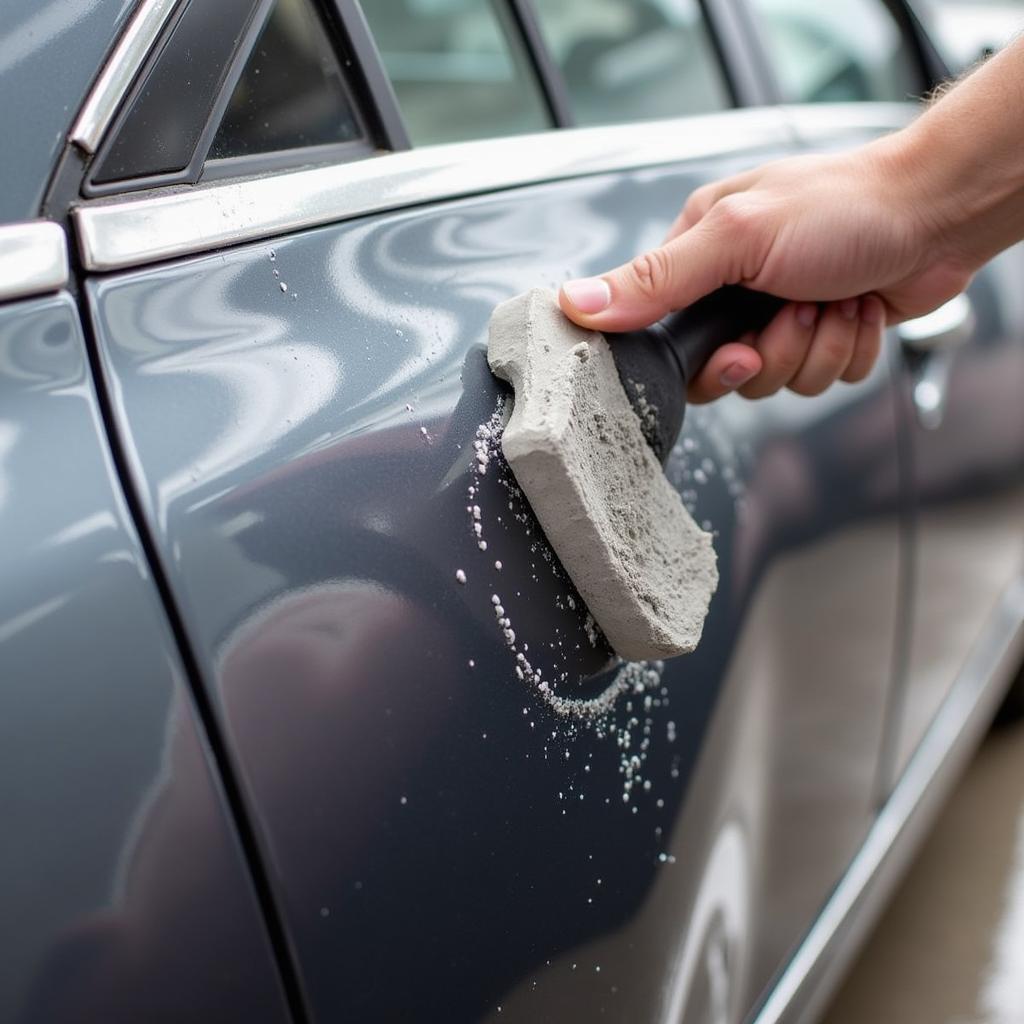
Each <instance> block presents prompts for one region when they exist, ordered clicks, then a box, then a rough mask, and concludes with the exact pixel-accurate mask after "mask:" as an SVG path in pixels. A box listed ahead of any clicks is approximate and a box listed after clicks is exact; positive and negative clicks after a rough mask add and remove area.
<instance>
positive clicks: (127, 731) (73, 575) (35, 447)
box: [0, 295, 285, 1024]
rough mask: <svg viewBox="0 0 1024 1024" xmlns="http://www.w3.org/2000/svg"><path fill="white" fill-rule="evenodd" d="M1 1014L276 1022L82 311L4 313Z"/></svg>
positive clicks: (240, 874)
mask: <svg viewBox="0 0 1024 1024" xmlns="http://www.w3.org/2000/svg"><path fill="white" fill-rule="evenodd" d="M0 536H2V537H3V543H2V544H0V579H2V580H3V587H2V588H0V813H2V822H3V841H2V842H0V877H2V878H3V893H2V904H3V908H4V912H3V914H0V945H2V948H3V950H4V957H3V967H2V969H0V1019H3V1020H5V1021H17V1022H19V1024H20V1022H36V1021H40V1022H43V1021H45V1022H46V1024H63V1022H73V1021H82V1020H96V1021H100V1020H105V1021H115V1020H166V1019H179V1020H217V1019H221V1020H226V1019H233V1018H234V1017H235V1015H236V1014H239V1015H241V1016H242V1017H243V1018H244V1019H246V1020H259V1021H267V1022H272V1021H282V1020H284V1019H285V1010H284V1007H283V1003H282V1000H281V996H280V993H279V991H278V988H277V982H276V970H275V966H274V961H273V956H272V954H271V951H270V946H269V943H268V942H267V939H266V936H265V934H264V931H263V924H262V921H261V919H260V913H259V909H258V906H257V903H256V899H255V897H254V894H253V892H252V889H251V887H250V883H249V877H248V872H247V868H246V865H245V862H244V859H243V857H242V854H241V850H240V848H239V845H238V842H237V840H236V838H235V834H234V829H233V826H232V825H231V823H230V817H229V815H228V812H227V808H226V805H225V801H224V797H223V795H222V793H221V791H220V789H219V786H218V783H217V782H216V780H215V776H214V772H213V770H212V767H211V759H210V757H209V752H208V750H207V749H206V747H205V745H204V741H203V739H202V732H201V729H200V728H199V726H198V721H197V716H196V714H195V711H194V709H193V705H192V701H191V697H190V695H189V691H188V684H187V680H186V679H185V675H184V672H183V669H182V667H181V665H180V663H179V660H178V656H177V652H176V647H175V643H174V640H173V637H172V636H171V632H170V629H169V627H168V626H167V624H166V622H165V620H164V615H163V609H162V607H161V605H160V601H159V598H158V596H157V592H156V588H155V586H154V584H153V581H152V579H151V577H150V575H149V570H148V567H147V565H146V560H145V557H144V555H143V553H142V549H141V547H140V545H139V542H138V538H137V536H136V534H135V531H134V527H133V525H132V523H131V520H130V517H129V515H128V511H127V509H126V507H125V504H124V501H123V499H122V497H121V495H120V490H119V485H118V482H117V478H116V474H115V472H114V468H113V465H112V463H111V460H110V457H109V454H108V453H107V451H106V447H105V438H104V434H103V425H102V423H101V421H100V415H99V409H98V406H97V402H96V396H95V393H94V391H93V388H92V383H91V379H90V375H89V372H88V366H87V363H86V357H85V341H84V339H83V337H82V333H81V329H80V327H79V321H78V314H77V310H76V308H75V304H74V302H73V301H72V300H71V299H70V297H68V296H66V295H65V296H55V297H51V298H46V299H39V300H34V301H30V302H21V303H11V304H9V305H7V306H5V307H4V308H3V309H2V310H0Z"/></svg>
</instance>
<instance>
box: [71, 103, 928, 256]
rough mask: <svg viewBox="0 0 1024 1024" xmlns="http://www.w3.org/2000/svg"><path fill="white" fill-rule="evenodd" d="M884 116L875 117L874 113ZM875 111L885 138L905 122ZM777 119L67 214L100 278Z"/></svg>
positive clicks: (90, 204) (775, 138)
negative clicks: (887, 130)
mask: <svg viewBox="0 0 1024 1024" xmlns="http://www.w3.org/2000/svg"><path fill="white" fill-rule="evenodd" d="M882 106H883V107H884V105H882ZM892 107H899V110H898V111H896V112H895V113H894V112H893V110H891V109H889V108H888V107H884V109H883V110H880V111H876V115H877V117H878V119H879V120H880V123H881V124H882V125H883V126H892V125H893V123H894V122H895V123H902V122H905V121H906V120H907V119H908V116H909V115H908V113H907V110H906V109H905V107H904V106H903V105H895V104H894V105H892ZM794 137H795V136H794V133H793V130H792V126H791V125H790V124H789V123H788V121H787V120H786V118H785V113H784V111H783V110H782V108H779V107H760V108H756V107H755V108H750V109H747V110H728V111H722V112H718V113H714V114H700V115H691V116H687V117H683V118H678V119H671V120H664V121H644V122H639V123H635V124H623V125H611V126H605V127H594V128H567V129H565V130H563V131H545V132H541V133H538V134H534V135H516V136H509V137H507V138H502V139H485V140H481V141H475V142H458V143H448V144H444V145H434V146H423V147H420V148H417V149H411V150H407V151H405V152H400V153H387V154H384V155H382V156H379V157H375V158H373V159H371V160H357V161H353V162H351V163H346V164H336V165H329V166H326V167H314V168H306V169H301V170H289V171H286V172H284V173H281V174H276V175H263V176H259V177H253V178H249V179H243V180H237V179H231V180H228V181H216V182H210V183H207V184H200V185H195V186H188V187H182V188H178V189H175V190H167V189H161V190H157V191H154V192H151V193H136V194H134V195H130V196H124V197H123V198H118V199H97V200H90V201H87V202H84V203H81V204H80V205H78V206H77V207H76V208H75V209H74V210H73V211H72V221H73V223H74V225H75V230H76V233H77V236H78V244H79V250H80V254H81V259H82V264H83V266H84V267H85V269H87V270H91V271H109V270H118V269H122V268H125V267H132V266H139V265H143V264H147V263H154V262H158V261H161V260H166V259H172V258H176V257H179V256H189V255H194V254H197V253H202V252H208V251H210V250H214V249H219V248H223V247H225V246H231V245H237V244H240V243H243V242H250V241H256V240H259V239H262V238H269V237H272V236H275V235H282V234H286V233H288V232H291V231H297V230H300V229H303V228H310V227H316V226H318V225H322V224H329V223H335V222H339V221H344V220H349V219H351V218H354V217H359V216H363V215H365V214H369V213H378V212H382V211H385V210H398V209H403V208H406V207H410V206H417V205H420V204H423V203H432V202H438V201H443V200H447V199H456V198H462V197H466V196H473V195H479V194H482V193H490V192H495V191H499V190H502V189H508V188H517V187H520V186H523V185H533V184H540V183H543V182H551V181H560V180H564V179H568V178H578V177H582V176H586V175H593V174H603V173H610V172H622V171H629V170H640V169H643V168H648V167H655V166H659V165H664V164H672V163H679V162H682V161H686V160H695V159H701V158H708V157H711V156H720V155H723V154H730V153H741V152H747V151H751V152H756V151H757V150H759V149H766V148H768V147H771V146H778V145H779V144H780V143H785V142H787V141H793V139H794Z"/></svg>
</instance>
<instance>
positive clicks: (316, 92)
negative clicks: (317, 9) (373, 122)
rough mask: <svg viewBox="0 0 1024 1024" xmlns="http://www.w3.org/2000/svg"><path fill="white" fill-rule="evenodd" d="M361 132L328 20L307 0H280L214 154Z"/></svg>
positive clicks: (234, 96)
mask: <svg viewBox="0 0 1024 1024" xmlns="http://www.w3.org/2000/svg"><path fill="white" fill-rule="evenodd" d="M361 134H362V132H361V130H360V126H359V122H358V120H357V119H356V114H355V110H354V108H353V106H352V104H351V103H350V102H349V99H348V95H347V92H346V89H345V84H344V79H343V78H342V74H341V68H340V67H339V66H338V58H337V56H336V55H335V53H334V50H333V48H332V46H331V43H330V40H329V39H328V38H327V33H326V32H325V30H324V27H323V25H322V24H321V23H320V21H319V19H318V18H317V17H316V15H315V14H314V12H313V11H312V10H310V8H309V5H308V3H307V2H306V0H276V3H275V4H274V9H273V10H272V11H271V13H270V17H269V18H268V19H267V22H266V24H265V25H264V26H263V29H262V31H261V33H260V36H259V38H258V39H257V40H256V45H255V46H254V47H253V50H252V52H251V53H250V55H249V59H248V62H247V64H246V66H245V69H244V70H243V72H242V75H241V77H240V78H239V80H238V83H237V84H236V86H235V88H234V91H233V93H232V94H231V99H230V101H229V102H228V107H227V110H226V111H225V113H224V116H223V119H222V120H221V123H220V127H219V128H218V129H217V134H216V136H215V137H214V140H213V145H212V146H211V148H210V154H209V155H210V156H211V157H213V158H215V159H222V158H225V157H233V156H246V155H248V154H251V153H267V152H273V151H275V150H282V149H294V148H297V147H299V146H318V145H326V144H330V143H337V142H350V141H352V140H353V139H356V138H358V137H359V136H360V135H361Z"/></svg>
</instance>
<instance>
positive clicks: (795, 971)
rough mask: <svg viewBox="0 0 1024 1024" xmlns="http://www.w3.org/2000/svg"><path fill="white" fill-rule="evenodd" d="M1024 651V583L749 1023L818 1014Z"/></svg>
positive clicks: (796, 1021) (1001, 609)
mask: <svg viewBox="0 0 1024 1024" xmlns="http://www.w3.org/2000/svg"><path fill="white" fill-rule="evenodd" d="M1022 649H1024V580H1017V581H1016V582H1015V583H1014V584H1012V585H1011V586H1010V587H1009V588H1008V590H1007V591H1006V592H1005V593H1004V594H1003V598H1002V600H1001V602H1000V604H999V605H998V607H997V609H996V611H995V612H993V614H992V617H991V619H990V620H989V623H988V625H987V627H986V630H985V632H984V634H983V635H982V637H981V639H980V640H979V642H978V643H977V644H976V645H975V647H974V650H973V651H972V652H971V655H970V657H969V658H968V661H967V663H966V665H965V666H964V668H963V670H962V671H961V673H960V675H959V676H958V677H957V680H956V682H955V684H954V686H953V688H952V689H951V691H950V693H949V695H948V696H947V697H946V699H945V701H944V702H943V704H942V706H941V708H940V709H939V711H938V713H937V715H936V716H935V719H934V720H933V722H932V724H931V726H930V727H929V728H928V731H927V732H926V733H925V736H924V738H923V739H922V741H921V744H920V746H919V747H918V748H917V750H916V751H915V753H914V755H913V757H912V758H911V760H910V762H909V763H908V764H907V767H906V769H905V770H904V772H903V775H902V776H901V778H900V780H899V782H898V783H897V784H896V787H895V788H894V789H893V791H892V794H891V795H890V797H889V799H888V800H887V801H886V803H885V805H884V806H883V807H882V809H881V811H880V812H879V815H878V817H877V818H876V819H875V822H874V824H873V825H872V826H871V829H870V830H869V832H868V834H867V837H866V839H865V840H864V843H863V845H862V846H861V848H860V850H859V851H858V852H857V854H856V856H855V857H854V859H853V861H852V862H851V863H850V866H849V868H848V869H847V871H846V874H845V875H844V876H843V878H842V879H841V880H840V882H839V884H838V885H837V886H836V888H835V890H834V891H833V893H832V895H831V896H830V898H829V900H828V902H827V903H826V904H825V906H824V909H823V910H822V911H821V913H820V914H819V916H818V919H817V920H816V921H815V923H814V925H813V926H812V927H811V929H810V931H809V932H808V933H807V935H806V936H805V938H804V940H803V942H802V943H801V945H800V947H799V948H798V949H797V951H796V953H795V954H794V956H793V958H792V960H791V961H790V962H789V964H788V966H787V967H786V969H785V970H784V971H783V972H782V974H781V975H780V977H779V979H778V981H777V983H776V984H775V987H774V988H773V989H772V991H771V993H770V994H769V996H768V998H767V1000H766V1001H765V1003H764V1005H763V1006H762V1007H761V1009H760V1011H759V1012H758V1013H757V1014H756V1015H755V1017H754V1018H753V1019H752V1021H751V1022H750V1024H810V1022H812V1021H815V1020H817V1019H818V1015H819V1014H820V1013H821V1012H822V1010H823V1009H824V1003H825V1001H826V1000H827V999H828V997H829V996H830V995H831V993H832V991H833V989H834V987H835V985H836V984H837V982H838V981H839V980H840V979H841V977H842V972H843V970H844V969H845V967H846V966H847V964H848V962H849V960H850V958H852V956H853V954H854V953H855V952H856V950H857V946H858V943H859V940H860V939H861V938H863V937H864V935H865V934H866V932H867V930H868V928H870V926H871V924H872V923H873V922H874V920H875V918H876V917H877V915H878V913H880V912H881V910H882V908H883V905H884V901H885V898H886V897H887V896H888V894H889V892H890V891H891V889H892V888H893V887H894V886H895V884H896V883H897V882H898V881H899V879H900V876H901V873H902V870H903V868H904V867H905V866H906V864H907V863H908V861H909V859H910V857H911V856H912V855H913V853H914V852H915V850H916V848H917V845H918V841H919V840H921V839H923V838H924V837H925V835H926V834H927V831H926V830H927V829H928V827H929V826H930V824H931V822H932V820H933V819H934V817H935V815H936V814H937V813H938V811H939V810H940V809H941V807H942V803H943V801H944V799H945V797H946V796H947V795H948V793H949V790H950V789H951V788H952V786H953V784H954V783H955V782H956V780H957V778H958V777H959V775H960V772H961V771H962V769H963V767H964V766H965V764H966V762H967V759H968V758H969V757H970V756H971V754H972V753H973V752H974V750H975V748H976V746H977V744H978V742H979V741H980V740H981V737H982V736H983V735H984V732H985V730H986V728H987V727H988V724H989V722H990V721H991V719H992V715H993V714H994V712H995V710H996V708H997V707H998V704H999V701H1000V700H1001V699H1002V696H1003V693H1004V690H1005V683H1006V682H1007V680H1008V679H1009V678H1010V676H1011V675H1012V673H1013V672H1014V671H1015V670H1016V669H1017V667H1018V666H1019V664H1020V657H1021V651H1022Z"/></svg>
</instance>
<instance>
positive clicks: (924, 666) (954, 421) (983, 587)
mask: <svg viewBox="0 0 1024 1024" xmlns="http://www.w3.org/2000/svg"><path fill="white" fill-rule="evenodd" d="M1022 273H1024V247H1021V246H1015V247H1014V248H1013V249H1010V250H1009V251H1007V252H1005V253H1003V254H1002V255H1001V256H999V257H997V258H996V259H995V260H994V261H993V262H992V263H990V264H988V265H987V266H986V267H984V268H982V270H981V271H980V272H979V273H978V274H977V275H976V277H975V279H974V281H973V282H972V284H971V285H970V287H969V288H968V289H967V292H966V294H967V296H968V298H969V301H970V304H971V310H972V316H973V330H971V331H970V333H969V335H968V336H967V337H966V340H965V341H964V342H962V343H961V344H960V345H958V346H957V347H956V348H955V349H952V350H949V351H935V352H933V353H928V354H925V355H920V356H916V357H914V356H913V355H912V353H911V354H909V355H910V356H911V358H910V359H909V360H908V365H907V369H906V371H905V372H906V374H907V378H908V379H907V392H908V394H907V405H908V410H909V414H910V415H909V417H908V418H909V419H910V422H911V424H912V426H911V437H910V441H911V455H912V460H913V481H914V486H915V493H916V502H917V504H916V509H915V537H914V548H913V565H914V588H913V616H912V623H911V633H910V638H909V642H910V646H909V649H908V652H907V664H906V681H905V684H904V689H903V692H902V694H901V719H900V722H899V735H898V739H897V743H896V748H895V752H894V762H893V769H894V773H895V774H896V775H898V774H899V772H901V771H902V770H903V769H904V768H905V766H906V764H907V762H908V760H909V758H910V757H911V756H912V754H913V752H914V750H915V749H916V748H917V746H918V744H919V743H920V741H921V738H922V737H923V735H924V733H925V731H926V730H927V728H928V726H929V725H930V724H931V721H932V719H933V718H934V716H935V714H936V712H937V711H938V709H939V707H940V706H941V704H942V702H943V700H944V699H945V698H946V696H947V695H948V694H949V692H950V689H951V687H952V685H953V683H954V682H955V680H956V678H957V675H958V674H959V673H960V671H961V670H962V669H963V668H964V665H965V663H966V662H967V659H968V656H969V655H970V653H971V651H972V649H973V647H974V646H975V643H976V641H977V640H978V639H979V637H981V636H982V634H983V631H984V629H985V627H986V624H987V623H988V622H989V621H990V619H991V618H992V617H993V616H994V615H995V614H997V612H998V607H999V602H1000V600H1001V598H1002V596H1003V594H1004V592H1005V591H1006V589H1007V588H1008V587H1010V586H1011V585H1013V584H1015V583H1016V582H1017V581H1018V580H1019V578H1020V575H1021V571H1022V569H1024V528H1022V523H1024V410H1022V406H1021V402H1020V400H1019V398H1018V396H1019V395H1020V394H1021V391H1022V389H1024V306H1022V303H1021V296H1020V284H1019V283H1020V280H1021V274H1022ZM936 370H938V371H939V373H938V376H936V373H935V371H936ZM929 379H931V380H938V381H939V387H940V390H941V392H942V397H941V405H940V409H939V412H940V417H939V419H938V421H937V422H931V421H930V420H928V418H927V417H923V416H922V415H921V413H920V411H919V410H918V408H917V403H916V401H915V395H916V394H917V392H916V390H915V389H916V388H917V387H918V386H919V385H920V384H921V383H922V382H924V381H926V380H929Z"/></svg>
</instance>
